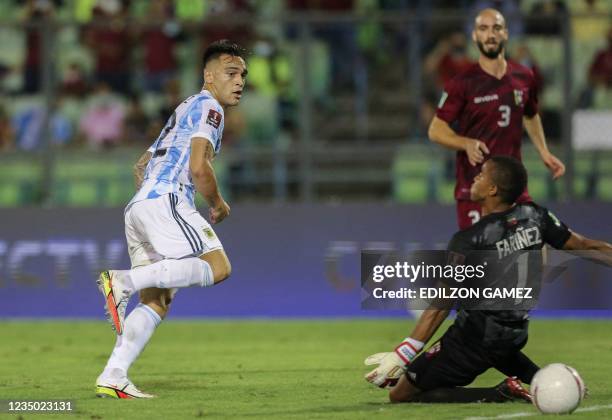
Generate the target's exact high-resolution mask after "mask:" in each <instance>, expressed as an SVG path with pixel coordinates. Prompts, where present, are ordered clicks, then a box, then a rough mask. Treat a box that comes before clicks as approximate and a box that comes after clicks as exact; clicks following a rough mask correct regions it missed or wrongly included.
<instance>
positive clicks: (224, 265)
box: [200, 249, 232, 284]
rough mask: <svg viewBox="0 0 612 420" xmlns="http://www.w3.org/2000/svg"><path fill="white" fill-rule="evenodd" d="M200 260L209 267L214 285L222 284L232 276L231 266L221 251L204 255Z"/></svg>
mask: <svg viewBox="0 0 612 420" xmlns="http://www.w3.org/2000/svg"><path fill="white" fill-rule="evenodd" d="M200 258H201V259H203V260H204V261H206V262H207V263H208V264H209V265H210V269H211V270H212V274H213V281H214V283H215V284H217V283H220V282H222V281H223V280H225V279H227V278H228V277H229V276H230V275H231V274H232V265H231V264H230V262H229V259H228V258H227V255H226V254H225V251H223V250H222V249H220V250H216V251H212V252H209V253H207V254H204V255H202V256H201V257H200Z"/></svg>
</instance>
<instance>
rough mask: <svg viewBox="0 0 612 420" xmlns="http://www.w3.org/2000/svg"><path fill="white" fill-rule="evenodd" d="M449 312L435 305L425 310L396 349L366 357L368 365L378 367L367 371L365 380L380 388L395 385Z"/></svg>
mask: <svg viewBox="0 0 612 420" xmlns="http://www.w3.org/2000/svg"><path fill="white" fill-rule="evenodd" d="M448 313H449V310H447V309H436V308H435V307H434V306H431V307H430V308H428V309H426V310H425V311H423V314H422V315H421V317H420V318H419V320H418V321H417V324H416V326H415V328H414V330H413V331H412V334H410V337H407V338H406V339H405V340H404V341H402V342H401V343H400V344H399V345H398V346H397V347H396V348H395V349H394V351H391V352H387V353H376V354H373V355H371V356H368V357H367V358H366V360H365V364H366V365H368V366H370V365H378V367H376V368H374V369H372V370H371V371H370V372H368V373H366V375H365V380H366V381H368V382H370V383H371V384H373V385H376V386H378V387H379V388H390V387H393V386H395V385H396V384H397V382H398V381H399V379H400V377H401V376H402V375H403V374H404V372H405V371H406V369H407V367H408V365H409V364H410V363H411V362H412V360H413V359H414V358H415V357H416V356H417V355H418V354H419V352H420V351H421V350H422V349H423V347H424V346H425V343H427V341H429V340H430V339H431V337H432V336H433V335H434V334H435V332H436V331H437V330H438V328H439V327H440V325H441V324H442V321H444V320H445V319H446V317H447V316H448Z"/></svg>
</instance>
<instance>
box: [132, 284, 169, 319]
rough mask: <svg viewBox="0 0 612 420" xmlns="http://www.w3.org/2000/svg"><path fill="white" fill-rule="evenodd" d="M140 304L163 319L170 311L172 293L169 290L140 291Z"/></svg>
mask: <svg viewBox="0 0 612 420" xmlns="http://www.w3.org/2000/svg"><path fill="white" fill-rule="evenodd" d="M140 302H141V303H142V304H143V305H147V306H149V307H150V308H151V309H153V310H154V311H155V313H157V315H159V317H160V318H162V319H164V318H165V317H166V315H168V311H169V310H170V302H172V291H171V290H169V289H158V288H154V287H152V288H148V289H143V290H141V291H140Z"/></svg>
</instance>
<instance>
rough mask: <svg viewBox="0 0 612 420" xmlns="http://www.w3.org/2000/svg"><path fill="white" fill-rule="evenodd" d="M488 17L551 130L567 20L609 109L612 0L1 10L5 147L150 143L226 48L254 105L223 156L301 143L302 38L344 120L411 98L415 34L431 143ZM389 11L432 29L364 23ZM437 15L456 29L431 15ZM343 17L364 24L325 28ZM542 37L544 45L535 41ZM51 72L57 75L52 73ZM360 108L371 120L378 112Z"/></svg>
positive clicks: (596, 101) (389, 0)
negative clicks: (533, 88)
mask: <svg viewBox="0 0 612 420" xmlns="http://www.w3.org/2000/svg"><path fill="white" fill-rule="evenodd" d="M484 7H495V8H498V9H499V10H500V11H502V13H504V14H505V15H506V17H507V20H508V27H509V31H510V37H511V41H512V42H511V47H510V48H509V56H510V57H511V58H513V59H514V60H516V61H518V62H521V63H522V64H524V65H527V66H529V67H530V68H532V69H533V71H534V73H535V74H536V77H537V80H538V86H539V89H540V91H541V92H542V93H543V94H544V93H545V92H546V91H550V92H551V94H550V95H549V96H550V98H551V99H550V104H551V105H550V106H549V109H548V111H549V113H550V115H549V118H550V119H551V121H552V123H551V124H550V125H551V126H553V132H554V121H555V118H559V117H558V115H559V112H558V108H559V107H560V106H561V105H560V104H559V103H558V101H557V103H555V99H554V97H555V95H554V90H555V89H557V88H558V86H559V85H558V84H557V85H555V80H556V81H557V82H558V81H559V80H560V76H559V75H558V74H557V73H558V72H559V67H560V63H559V62H554V61H553V62H550V61H547V60H549V58H548V54H542V52H543V51H544V52H546V51H547V48H548V45H549V41H548V40H550V42H556V43H559V42H560V41H559V40H560V37H561V36H562V34H563V27H562V24H561V23H560V22H562V20H561V19H559V17H564V16H565V17H568V18H569V21H570V22H571V31H572V40H573V42H574V43H575V45H579V46H585V48H579V50H578V51H579V52H580V53H581V54H583V55H581V56H580V60H582V61H584V60H586V61H587V62H584V63H582V65H581V66H578V67H577V69H578V72H577V74H576V75H575V82H576V83H575V88H576V95H575V96H576V104H575V105H576V106H578V107H585V108H588V107H596V106H602V105H601V104H602V103H603V106H604V107H605V106H607V105H606V102H605V99H604V100H603V102H602V99H601V97H604V98H605V97H608V98H609V97H610V95H609V92H610V89H611V88H612V29H611V28H612V26H611V25H610V22H611V16H612V1H611V0H575V1H571V2H570V1H561V0H521V1H519V0H504V1H501V0H489V1H486V0H477V1H469V0H463V1H461V0H459V1H443V0H439V1H436V0H433V1H432V0H214V1H213V0H150V1H149V0H5V1H3V2H2V4H1V5H0V13H1V16H0V33H2V38H3V39H4V40H5V42H3V43H1V44H0V90H1V93H2V97H3V99H2V100H0V151H7V150H15V149H17V150H36V149H40V148H41V147H42V146H44V145H43V142H44V140H43V138H45V136H44V135H43V133H44V132H45V127H46V126H45V124H46V123H47V122H48V129H49V132H50V133H51V136H50V142H51V145H52V146H54V147H68V148H70V147H75V148H91V149H94V150H100V149H104V148H109V147H115V146H118V145H127V146H142V147H144V146H146V145H148V144H150V143H151V142H152V141H153V140H154V139H155V138H156V136H157V134H158V133H159V131H160V129H161V128H162V127H163V125H164V124H165V121H166V120H167V118H168V117H169V116H170V114H171V113H172V111H173V109H174V107H175V106H176V105H177V104H178V103H180V101H182V100H183V99H184V97H186V96H188V95H190V94H192V93H193V92H195V91H197V90H198V89H199V88H200V86H201V63H200V57H201V55H202V51H203V49H204V48H205V47H206V46H207V45H208V44H209V43H210V42H211V41H213V40H216V39H221V38H229V39H231V40H234V41H235V42H238V43H240V44H242V45H244V46H245V47H246V48H247V49H248V50H249V51H251V55H250V56H249V58H248V63H249V80H248V90H247V92H248V95H245V97H244V103H243V106H241V107H240V108H239V109H238V110H237V111H235V112H231V113H228V115H227V120H226V124H225V126H226V133H225V136H224V145H225V146H229V147H240V145H242V144H244V143H245V142H247V143H250V144H270V145H271V144H272V143H273V142H274V141H277V140H274V139H278V138H282V137H283V136H286V137H287V138H288V139H289V140H288V142H291V138H292V136H293V135H294V133H295V131H296V130H295V129H296V127H297V125H298V120H299V115H298V109H299V99H300V89H301V86H302V80H303V77H302V75H303V74H302V72H303V71H304V69H303V68H301V64H302V62H300V48H299V45H300V42H301V41H302V40H303V39H304V37H305V36H310V37H311V39H312V40H313V48H311V49H310V50H309V53H310V57H311V59H310V62H309V63H308V64H309V66H308V67H309V70H308V72H309V73H308V75H307V76H304V77H306V78H307V79H308V86H309V88H310V90H311V95H312V97H313V100H314V103H315V106H316V107H317V109H319V110H323V111H326V112H322V113H321V114H324V115H333V114H332V113H333V112H338V111H342V109H340V108H338V107H339V105H338V104H336V103H334V98H337V97H349V99H350V98H351V95H353V96H357V97H361V98H362V99H363V97H365V96H367V95H372V91H374V90H376V89H379V88H381V87H382V89H386V91H385V94H389V92H398V95H401V94H400V93H399V92H402V91H403V93H404V94H405V95H408V96H409V95H410V93H411V91H413V86H410V84H409V81H408V77H407V75H408V74H409V73H410V71H411V70H410V66H411V65H413V64H412V63H411V62H409V61H408V60H407V58H408V54H407V53H406V51H408V50H409V49H410V48H413V47H414V46H413V44H411V39H410V36H411V34H414V33H418V34H419V37H420V40H419V43H418V51H416V56H417V57H419V58H420V60H421V63H422V66H421V68H420V69H418V72H419V74H420V75H421V76H420V78H419V80H420V82H419V83H420V84H421V92H422V98H421V100H419V101H414V100H413V99H412V98H409V99H408V102H409V106H414V107H415V108H414V109H413V111H414V112H412V114H415V115H417V117H415V118H414V121H413V124H412V125H413V127H412V129H413V130H412V131H411V132H414V133H417V135H420V136H422V135H423V133H424V130H425V127H426V126H427V124H428V123H429V121H430V119H431V117H432V116H433V113H434V110H435V104H436V103H437V100H438V98H439V95H440V92H441V90H442V87H443V86H444V83H445V82H446V81H448V80H449V79H450V78H452V77H453V76H454V75H455V74H456V73H457V72H460V71H461V70H462V69H464V68H466V66H469V65H470V64H471V63H473V62H474V59H475V54H474V50H473V49H470V44H471V39H470V38H469V37H470V32H471V25H472V20H471V18H472V16H473V15H474V14H475V13H476V11H477V10H480V9H482V8H484ZM379 11H382V12H390V13H393V12H403V11H408V12H410V13H413V14H414V15H416V16H419V17H421V18H422V19H421V20H419V21H418V22H417V23H415V24H414V26H413V27H412V28H410V30H407V29H406V27H405V26H402V25H398V24H394V23H383V22H380V21H377V20H375V19H368V17H369V16H375V14H376V12H379ZM300 12H311V13H317V12H318V13H319V14H320V15H321V16H326V17H328V19H324V20H323V21H322V22H320V23H317V24H314V25H312V26H309V27H307V26H305V25H303V24H301V22H300V21H299V20H296V19H291V18H290V17H291V16H294V14H295V13H300ZM440 12H448V13H449V16H454V17H455V19H446V20H438V19H435V20H434V19H431V17H432V16H433V15H434V14H437V13H440ZM346 13H349V14H353V15H357V16H360V17H362V19H361V20H359V21H358V22H354V21H351V20H346V19H345V20H342V19H341V20H338V21H336V22H334V21H332V20H330V19H329V17H330V16H331V17H333V16H336V15H337V14H346ZM279 16H281V17H282V16H284V17H285V18H284V19H283V18H278V17H279ZM457 16H465V18H464V19H460V18H456V17H457ZM527 16H533V18H528V17H527ZM546 16H550V17H551V19H548V20H547V19H545V18H543V17H546ZM287 17H289V18H288V19H287ZM15 22H18V23H15ZM534 38H537V40H538V42H539V43H536V44H530V43H529V42H527V41H528V40H529V39H534ZM533 45H536V47H533ZM534 48H535V50H534ZM45 52H46V53H47V55H46V56H45ZM584 54H587V56H585V55H584ZM413 56H414V54H413V55H410V57H413ZM398 57H399V60H398ZM397 62H399V63H400V64H399V65H398V64H397ZM45 63H53V65H52V66H50V67H51V68H44V67H45ZM45 77H47V78H48V80H51V83H50V85H49V86H47V85H46V84H45ZM385 83H386V84H385ZM389 86H393V91H389V90H388V88H389ZM601 92H604V93H603V96H602V94H601ZM606 95H607V96H606ZM557 96H558V95H557ZM355 102H356V103H358V102H359V101H358V100H357V99H356V100H355ZM363 102H364V104H365V105H364V106H363V107H362V112H365V113H366V114H367V113H368V109H369V107H371V105H370V104H369V102H368V101H367V100H365V101H363ZM555 107H557V108H556V109H555ZM363 109H365V111H363ZM545 111H546V110H545ZM544 117H545V123H546V113H545V114H544ZM547 129H548V127H547Z"/></svg>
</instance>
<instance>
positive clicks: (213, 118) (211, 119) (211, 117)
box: [206, 109, 223, 128]
mask: <svg viewBox="0 0 612 420" xmlns="http://www.w3.org/2000/svg"><path fill="white" fill-rule="evenodd" d="M222 118H223V117H221V114H220V113H218V112H217V111H215V110H214V109H211V110H210V111H208V116H207V117H206V124H208V125H212V126H213V127H215V128H219V125H220V124H221V119H222Z"/></svg>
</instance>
